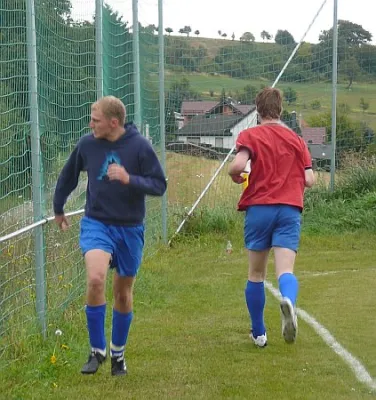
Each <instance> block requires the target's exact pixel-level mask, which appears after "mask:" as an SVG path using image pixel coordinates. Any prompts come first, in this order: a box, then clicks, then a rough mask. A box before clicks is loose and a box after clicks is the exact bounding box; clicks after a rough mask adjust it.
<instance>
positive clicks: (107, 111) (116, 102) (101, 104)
mask: <svg viewBox="0 0 376 400" xmlns="http://www.w3.org/2000/svg"><path fill="white" fill-rule="evenodd" d="M91 109H92V110H98V109H99V110H100V111H102V113H103V115H104V116H105V117H106V118H107V119H111V118H116V119H117V120H118V121H119V124H120V125H124V124H125V118H126V115H127V112H126V109H125V105H124V104H123V102H122V101H121V100H120V99H118V98H117V97H115V96H104V97H102V98H100V99H99V100H97V101H96V102H95V103H93V105H92V106H91Z"/></svg>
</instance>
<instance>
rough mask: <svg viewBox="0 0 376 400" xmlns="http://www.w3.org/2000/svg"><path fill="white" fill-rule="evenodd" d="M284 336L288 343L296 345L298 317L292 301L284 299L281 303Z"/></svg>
mask: <svg viewBox="0 0 376 400" xmlns="http://www.w3.org/2000/svg"><path fill="white" fill-rule="evenodd" d="M280 307H281V315H282V335H283V338H284V339H285V342H286V343H294V342H295V340H296V335H297V333H298V317H297V315H296V311H295V309H294V306H293V305H292V303H291V300H290V299H288V298H287V297H284V298H283V299H282V300H281V302H280Z"/></svg>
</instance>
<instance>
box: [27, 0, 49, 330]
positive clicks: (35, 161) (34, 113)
mask: <svg viewBox="0 0 376 400" xmlns="http://www.w3.org/2000/svg"><path fill="white" fill-rule="evenodd" d="M26 37H27V60H28V73H29V107H30V133H31V169H32V196H33V217H34V222H37V221H39V220H41V219H42V218H43V217H44V193H43V191H44V188H43V161H42V154H41V148H40V130H39V108H38V76H37V73H38V72H37V70H38V68H37V39H36V27H35V5H34V0H27V1H26ZM34 249H35V250H34V251H35V289H36V312H37V317H38V321H39V323H40V327H41V332H42V335H43V337H46V329H47V323H46V271H45V244H44V233H43V227H42V226H38V227H37V228H35V229H34Z"/></svg>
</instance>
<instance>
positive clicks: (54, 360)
mask: <svg viewBox="0 0 376 400" xmlns="http://www.w3.org/2000/svg"><path fill="white" fill-rule="evenodd" d="M51 364H56V356H55V354H52V356H51Z"/></svg>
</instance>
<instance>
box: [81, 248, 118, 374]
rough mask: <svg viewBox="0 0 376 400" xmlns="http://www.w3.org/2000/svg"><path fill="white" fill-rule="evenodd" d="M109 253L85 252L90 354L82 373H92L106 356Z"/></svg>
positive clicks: (98, 251) (100, 251)
mask: <svg viewBox="0 0 376 400" xmlns="http://www.w3.org/2000/svg"><path fill="white" fill-rule="evenodd" d="M110 258H111V254H109V253H107V252H105V251H103V250H97V249H95V250H89V251H88V252H87V253H86V254H85V264H86V275H87V289H86V296H87V301H86V319H87V328H88V332H89V338H90V346H91V354H90V356H89V359H88V361H87V363H86V364H85V365H84V366H83V368H82V370H81V372H82V373H83V374H94V373H95V372H97V370H98V367H99V365H100V364H101V363H102V362H103V361H104V360H105V358H106V338H105V332H104V325H105V316H106V299H105V284H106V276H107V270H108V266H109V263H110Z"/></svg>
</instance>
